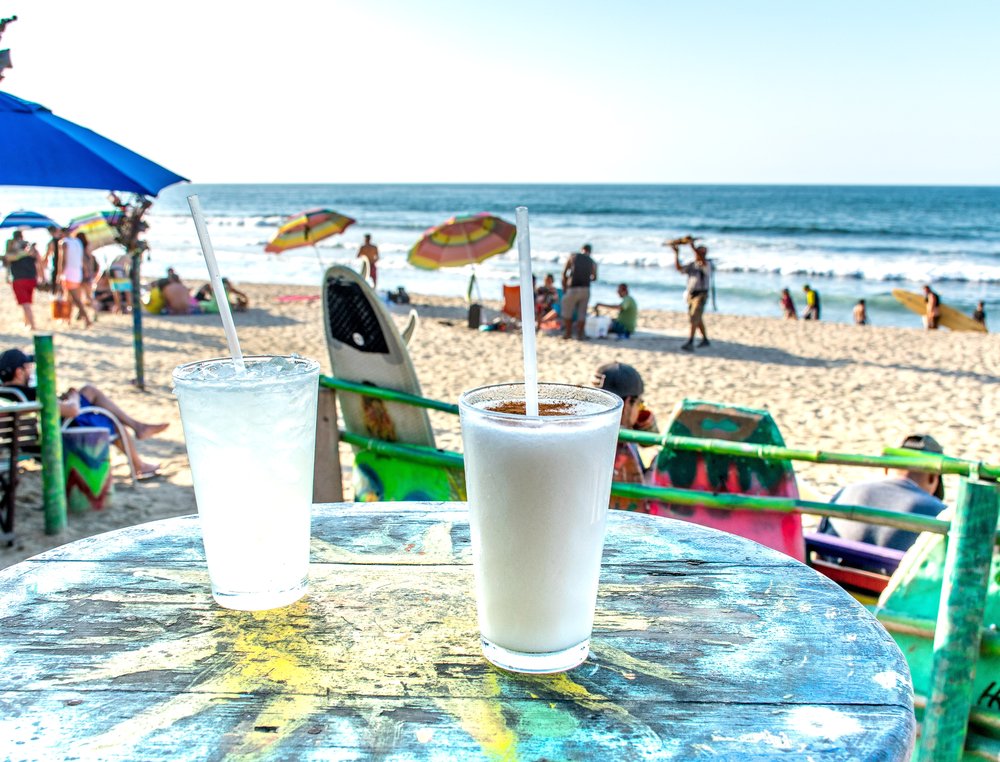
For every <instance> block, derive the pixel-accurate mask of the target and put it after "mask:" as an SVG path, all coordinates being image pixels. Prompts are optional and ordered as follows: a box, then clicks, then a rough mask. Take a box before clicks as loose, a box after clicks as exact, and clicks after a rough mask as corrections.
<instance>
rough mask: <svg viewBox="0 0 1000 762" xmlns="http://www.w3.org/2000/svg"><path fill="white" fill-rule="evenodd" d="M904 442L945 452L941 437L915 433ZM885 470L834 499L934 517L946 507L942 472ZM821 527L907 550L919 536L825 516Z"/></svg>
mask: <svg viewBox="0 0 1000 762" xmlns="http://www.w3.org/2000/svg"><path fill="white" fill-rule="evenodd" d="M900 446H901V447H904V448H906V449H908V450H917V451H921V452H928V453H938V454H941V453H943V452H944V450H943V448H942V447H941V445H940V444H938V441H937V440H936V439H934V437H931V436H928V435H926V434H911V435H910V436H908V437H907V438H906V439H904V440H903V443H902V445H900ZM885 474H886V475H885V477H884V478H882V479H874V480H871V481H864V482H858V483H856V484H849V485H847V486H846V487H844V488H842V489H841V490H840V491H838V492H837V494H835V495H834V496H833V498H831V500H830V502H831V503H837V504H841V505H866V506H869V507H871V508H883V509H885V510H887V511H898V512H899V513H915V514H919V515H921V516H931V517H934V516H937V515H938V514H939V513H940V512H941V511H943V510H944V509H945V507H946V506H945V504H944V503H943V502H942V500H943V499H944V482H943V481H942V480H941V474H932V473H928V472H927V471H909V470H906V469H888V468H887V469H886V471H885ZM819 531H821V532H824V533H825V534H832V535H836V536H837V537H842V538H843V539H845V540H854V541H855V542H867V543H869V544H872V545H878V546H880V547H883V548H893V549H895V550H907V549H908V548H909V547H910V546H911V545H913V543H915V542H916V541H917V537H918V534H917V533H916V532H908V531H906V530H905V529H896V528H894V527H887V526H878V525H875V524H867V523H864V522H861V521H850V520H848V519H834V518H825V519H823V521H822V522H821V523H820V526H819Z"/></svg>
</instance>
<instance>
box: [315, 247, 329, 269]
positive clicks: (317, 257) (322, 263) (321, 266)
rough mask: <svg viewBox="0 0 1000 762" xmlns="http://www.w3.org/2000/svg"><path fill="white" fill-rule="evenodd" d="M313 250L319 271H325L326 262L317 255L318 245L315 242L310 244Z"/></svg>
mask: <svg viewBox="0 0 1000 762" xmlns="http://www.w3.org/2000/svg"><path fill="white" fill-rule="evenodd" d="M312 247H313V251H315V252H316V260H317V261H318V262H319V269H320V272H321V273H323V272H326V262H324V261H323V257H321V256H320V255H319V247H318V246H317V245H316V244H313V245H312Z"/></svg>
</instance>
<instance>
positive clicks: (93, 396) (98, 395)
mask: <svg viewBox="0 0 1000 762" xmlns="http://www.w3.org/2000/svg"><path fill="white" fill-rule="evenodd" d="M34 362H35V358H34V356H33V355H29V354H25V353H24V352H22V351H21V350H20V349H8V350H6V351H5V352H3V353H2V354H0V384H2V385H3V386H10V387H14V388H16V389H19V390H20V391H21V393H22V394H24V396H25V397H27V398H28V400H29V401H34V400H35V399H36V394H37V390H36V389H35V387H34V386H31V381H30V378H31V365H32V364H33V363H34ZM85 407H102V408H104V409H105V410H107V411H108V412H110V413H111V414H112V415H114V416H115V417H116V418H117V419H118V420H119V421H121V422H122V423H123V424H124V425H125V426H126V427H127V428H128V429H131V430H132V432H133V435H130V434H129V432H128V431H127V430H123V431H122V435H121V437H120V438H119V437H118V430H117V428H116V427H115V425H114V423H113V422H112V421H111V419H110V418H108V417H107V416H106V415H103V414H101V413H84V414H83V415H81V416H79V417H76V416H77V414H78V413H79V412H80V410H81V409H82V408H85ZM59 415H60V416H61V417H62V418H74V417H76V420H75V421H74V424H73V425H74V426H100V427H102V428H106V429H107V430H108V432H109V434H110V435H111V441H112V443H113V444H115V445H116V446H117V447H118V448H119V449H120V450H122V451H123V452H125V453H126V454H128V456H129V457H130V459H131V460H132V463H133V464H134V465H135V469H136V473H137V474H138V478H139V479H149V478H151V477H154V476H158V475H159V468H160V467H159V464H157V463H147V462H145V461H144V460H143V459H142V458H141V457H140V455H139V451H138V450H137V449H136V446H135V441H134V439H149V438H150V437H152V436H155V435H156V434H159V433H160V432H161V431H163V430H164V429H166V428H167V426H169V425H170V424H167V423H144V422H143V421H139V420H137V419H135V418H133V417H132V416H130V415H129V414H128V413H126V412H125V411H124V410H122V409H121V408H120V407H118V405H116V404H115V403H114V402H112V400H111V399H110V398H109V397H108V396H107V395H106V394H105V393H104V392H102V391H101V390H100V389H98V388H97V387H96V386H94V385H93V384H87V385H85V386H84V387H83V388H82V389H79V390H77V389H70V390H69V391H67V392H65V393H64V394H63V395H62V396H61V397H60V398H59ZM133 436H134V439H133Z"/></svg>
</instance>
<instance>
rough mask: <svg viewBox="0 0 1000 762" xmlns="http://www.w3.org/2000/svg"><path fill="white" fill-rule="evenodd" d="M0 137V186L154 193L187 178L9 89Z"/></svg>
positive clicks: (0, 99)
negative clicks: (17, 96)
mask: <svg viewBox="0 0 1000 762" xmlns="http://www.w3.org/2000/svg"><path fill="white" fill-rule="evenodd" d="M0 136H2V139H0V185H40V186H45V187H48V188H95V189H97V190H113V191H123V192H126V193H141V194H143V195H146V196H155V195H156V194H157V193H159V192H160V191H161V190H162V189H163V188H165V187H167V186H168V185H173V184H174V183H178V182H181V181H183V180H186V179H187V178H184V177H181V176H180V175H178V174H174V173H173V172H171V171H170V170H169V169H165V168H163V167H161V166H160V165H159V164H156V163H154V162H152V161H150V160H149V159H146V158H144V157H142V156H140V155H139V154H137V153H135V152H133V151H130V150H129V149H127V148H125V147H124V146H121V145H119V144H118V143H115V142H114V141H112V140H108V139H107V138H105V137H103V136H101V135H98V134H97V133H96V132H93V131H92V130H88V129H87V128H86V127H81V126H80V125H78V124H74V123H73V122H70V121H67V120H66V119H62V118H60V117H58V116H56V115H55V114H53V113H52V112H51V111H49V110H48V109H47V108H45V107H44V106H40V105H39V104H37V103H32V102H31V101H25V100H21V99H20V98H16V97H14V96H13V95H10V94H9V93H0Z"/></svg>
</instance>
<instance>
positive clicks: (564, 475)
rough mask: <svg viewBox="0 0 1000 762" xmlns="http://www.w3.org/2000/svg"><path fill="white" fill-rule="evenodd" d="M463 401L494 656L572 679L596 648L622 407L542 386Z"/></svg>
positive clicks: (481, 601) (502, 389)
mask: <svg viewBox="0 0 1000 762" xmlns="http://www.w3.org/2000/svg"><path fill="white" fill-rule="evenodd" d="M538 398H539V411H540V415H538V416H526V415H525V414H524V385H523V384H498V385H495V386H485V387H482V388H479V389H473V390H471V391H467V392H465V393H464V394H462V396H461V398H460V399H459V410H460V412H461V419H462V442H463V444H464V448H465V479H466V487H467V489H468V496H469V524H470V530H471V538H472V563H473V570H474V573H475V580H476V607H477V610H478V614H479V629H480V633H481V636H482V646H483V654H484V655H485V656H486V658H487V659H488V660H489V661H491V662H492V663H493V664H496V665H497V666H498V667H502V668H503V669H507V670H511V671H514V672H528V673H549V672H562V671H565V670H567V669H572V668H573V667H575V666H577V665H579V664H581V663H582V662H583V661H584V660H585V659H586V658H587V654H588V652H589V649H590V634H591V630H592V629H593V625H594V609H595V607H596V604H597V581H598V577H599V576H600V570H601V554H602V552H603V549H604V530H605V526H606V524H607V514H608V500H609V497H610V493H611V475H612V471H613V469H614V457H615V447H616V444H617V439H618V425H619V422H620V420H621V411H622V400H621V398H620V397H618V396H616V395H614V394H611V393H609V392H606V391H604V390H601V389H595V388H590V387H579V386H570V385H567V384H547V383H543V384H539V387H538Z"/></svg>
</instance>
